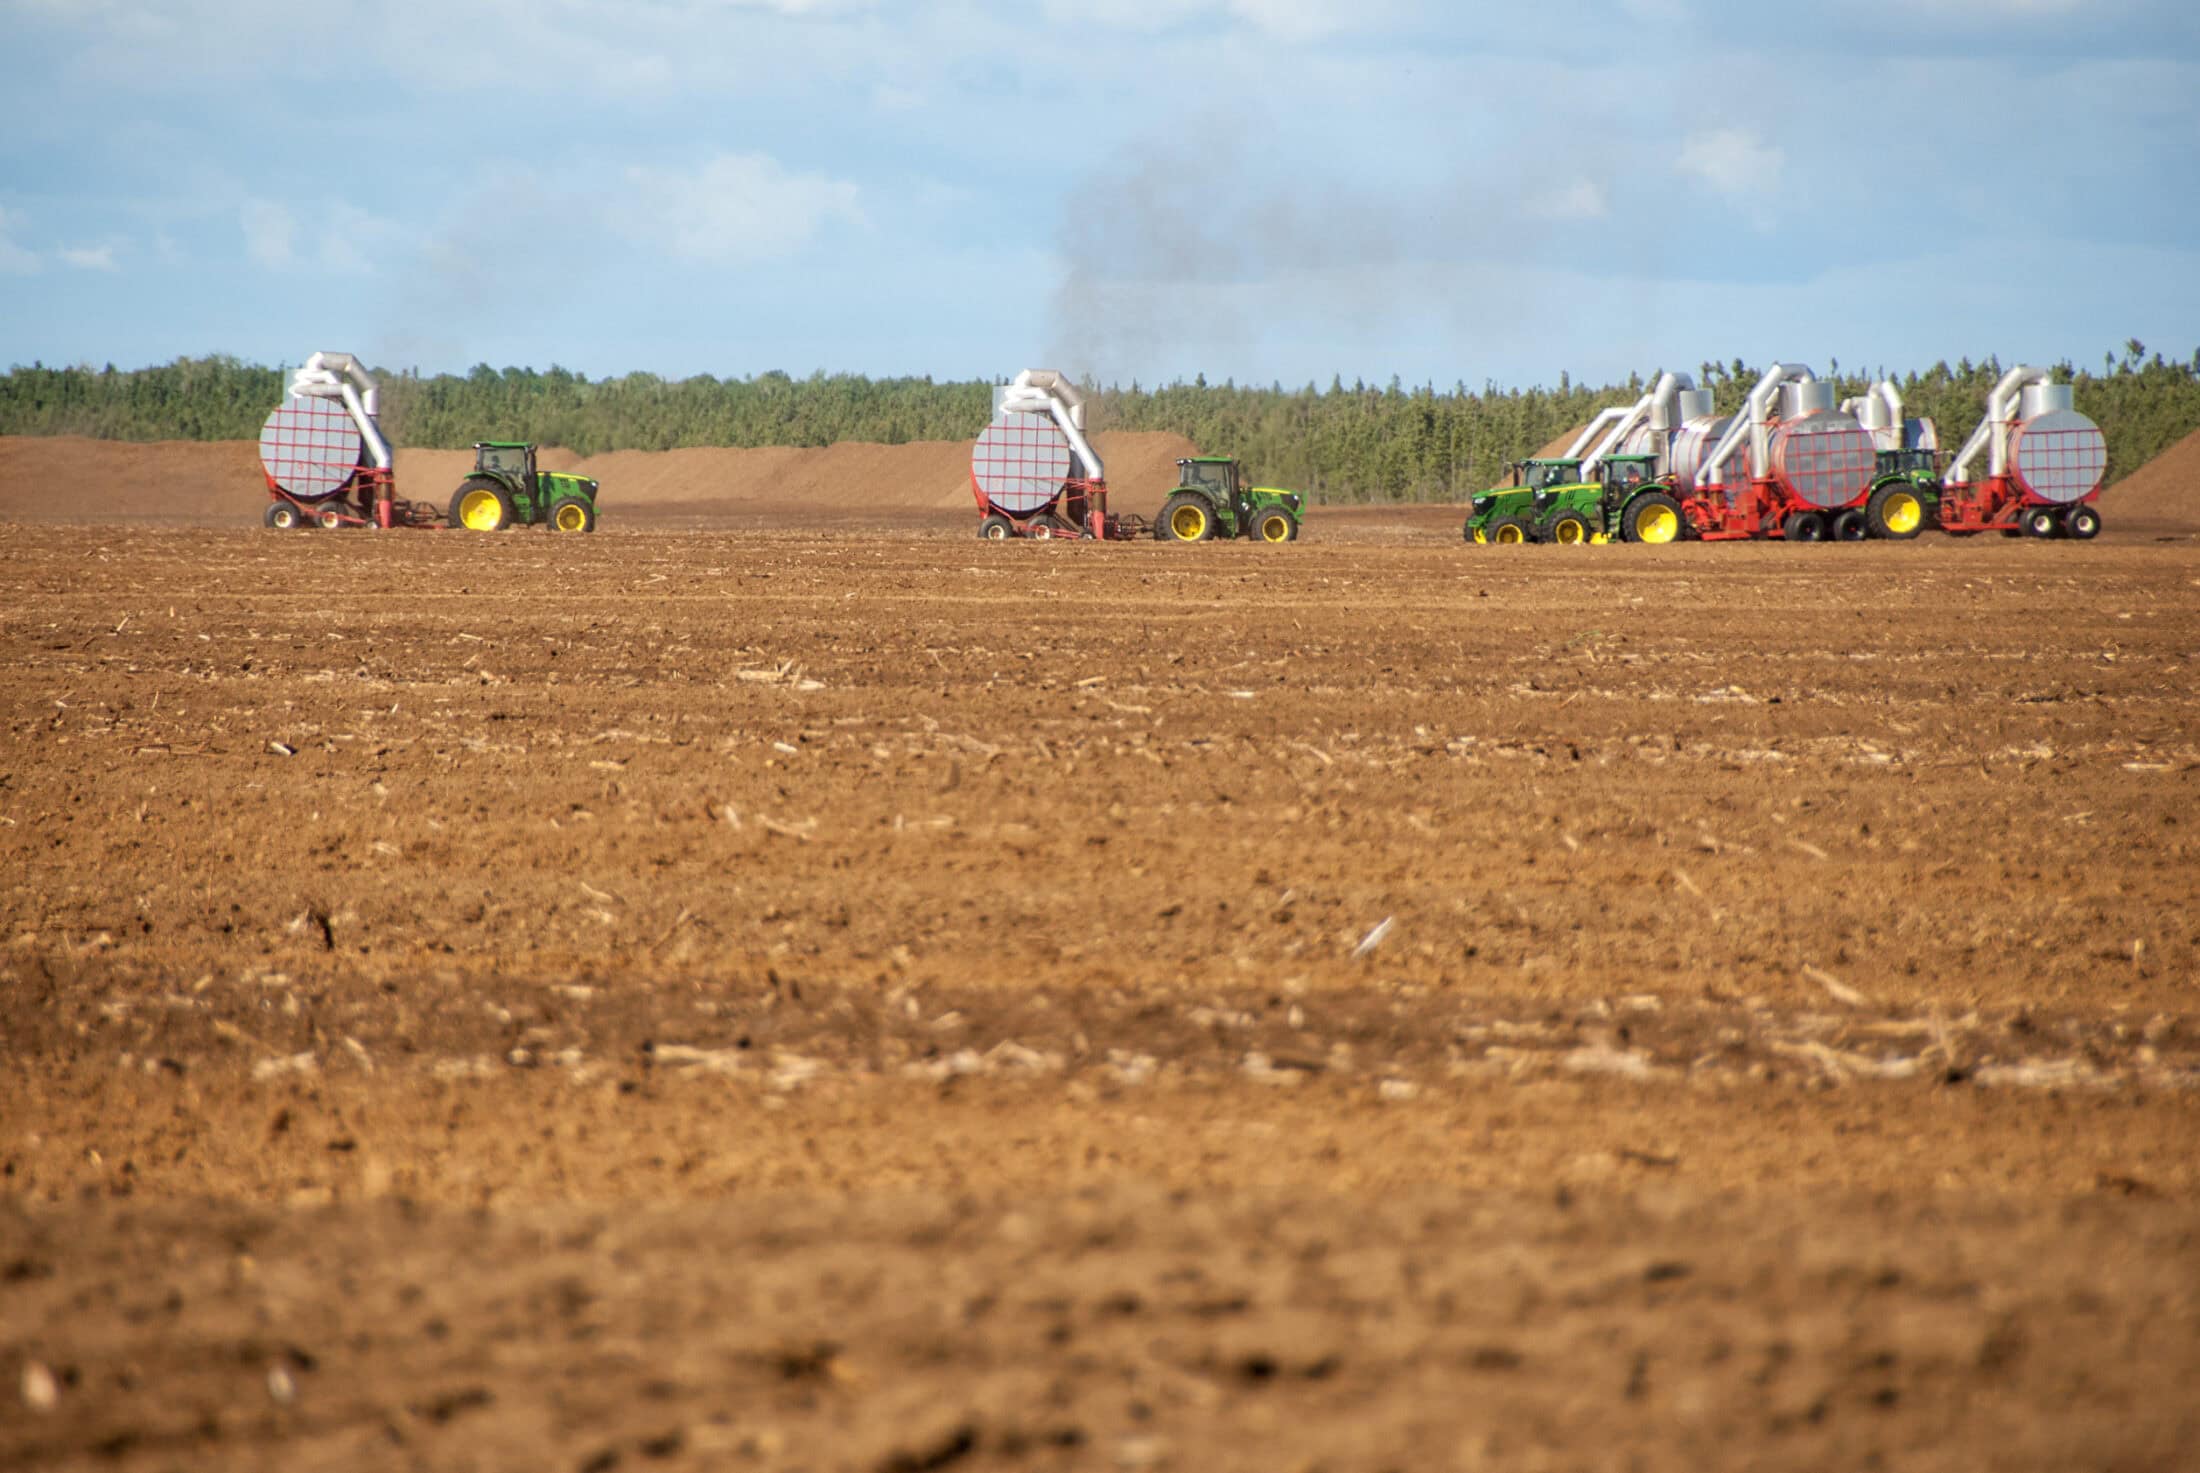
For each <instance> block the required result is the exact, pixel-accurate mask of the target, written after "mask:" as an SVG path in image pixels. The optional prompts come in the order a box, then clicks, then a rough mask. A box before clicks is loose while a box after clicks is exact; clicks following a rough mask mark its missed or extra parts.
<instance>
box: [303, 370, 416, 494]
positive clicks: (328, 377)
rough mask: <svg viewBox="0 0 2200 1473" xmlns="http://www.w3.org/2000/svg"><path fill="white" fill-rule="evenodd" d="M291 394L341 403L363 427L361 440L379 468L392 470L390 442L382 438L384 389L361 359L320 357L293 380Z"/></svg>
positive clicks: (361, 427) (361, 428)
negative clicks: (380, 420)
mask: <svg viewBox="0 0 2200 1473" xmlns="http://www.w3.org/2000/svg"><path fill="white" fill-rule="evenodd" d="M339 374H341V375H343V376H344V377H338V375H339ZM346 378H348V379H349V380H350V382H348V383H347V382H346V381H345V379H346ZM290 392H291V394H292V395H294V396H295V397H297V398H300V399H334V400H337V401H338V402H340V403H341V404H342V405H343V406H344V409H345V412H346V413H348V414H350V415H351V422H352V423H353V424H354V425H357V426H358V427H359V438H361V439H362V440H364V441H366V442H367V454H368V456H369V457H371V458H372V459H373V461H374V464H375V466H376V468H377V469H380V470H385V471H386V470H388V469H389V468H390V466H391V464H392V462H391V458H390V442H389V441H388V440H385V439H383V438H382V426H381V424H380V423H379V419H380V410H381V407H382V406H381V387H380V385H378V384H377V383H376V382H375V380H374V375H373V374H371V373H369V372H367V370H366V369H365V368H364V367H363V366H362V365H361V364H360V362H359V360H358V359H356V358H354V357H352V356H351V354H349V353H316V354H314V355H313V356H312V357H311V358H308V359H307V360H306V361H305V363H304V364H303V365H301V366H300V367H299V369H298V371H297V372H296V373H294V374H292V375H291V376H290Z"/></svg>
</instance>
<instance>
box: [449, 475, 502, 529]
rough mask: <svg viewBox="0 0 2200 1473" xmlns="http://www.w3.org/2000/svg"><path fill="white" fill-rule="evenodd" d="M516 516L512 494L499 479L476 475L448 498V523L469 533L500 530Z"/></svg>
mask: <svg viewBox="0 0 2200 1473" xmlns="http://www.w3.org/2000/svg"><path fill="white" fill-rule="evenodd" d="M517 515H518V513H517V512H516V511H515V510H514V509H513V507H512V493H511V492H509V491H507V490H505V489H504V485H503V483H502V482H499V481H491V480H488V479H485V478H479V477H477V478H476V479H474V480H471V481H468V482H466V483H465V484H464V485H462V486H460V487H459V488H458V494H457V495H455V496H453V497H452V498H451V525H452V526H454V527H464V528H465V529H466V530H467V531H469V532H501V531H503V530H504V529H505V528H506V527H509V526H511V525H512V520H513V518H514V517H515V516H517Z"/></svg>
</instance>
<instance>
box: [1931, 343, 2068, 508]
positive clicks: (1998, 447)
mask: <svg viewBox="0 0 2200 1473" xmlns="http://www.w3.org/2000/svg"><path fill="white" fill-rule="evenodd" d="M2052 382H2054V379H2053V377H2052V375H2050V374H2049V373H2048V372H2047V370H2046V369H2044V368H2031V367H2027V366H2024V365H2021V364H2020V365H2019V366H2017V367H2015V368H2012V369H2010V370H2009V371H2008V372H2007V373H2005V374H2003V375H2002V376H2001V382H2000V383H1998V384H1996V385H1994V391H1993V392H1992V393H1990V394H1988V395H1987V396H1986V418H1984V419H1982V420H1980V421H1979V422H1978V428H1977V429H1975V430H1973V431H1971V438H1970V439H1968V440H1965V441H1964V442H1963V448H1962V449H1961V450H1958V451H1957V452H1956V458H1955V459H1954V460H1953V461H1952V462H1950V464H1949V466H1948V479H1949V480H1950V481H1952V482H1954V483H1956V484H1958V485H1964V486H1968V485H1969V484H1971V462H1972V461H1974V460H1976V459H1977V458H1978V453H1979V451H1981V450H1985V449H1987V447H1988V446H1991V447H1992V449H1991V450H1989V451H1988V454H1987V459H1986V473H1987V474H1988V475H1989V476H2001V475H2006V474H2008V470H2009V421H2010V420H2011V419H2012V418H2014V416H2015V404H2016V402H2017V396H2018V395H2020V394H2021V393H2023V392H2024V386H2025V385H2026V384H2045V383H2052Z"/></svg>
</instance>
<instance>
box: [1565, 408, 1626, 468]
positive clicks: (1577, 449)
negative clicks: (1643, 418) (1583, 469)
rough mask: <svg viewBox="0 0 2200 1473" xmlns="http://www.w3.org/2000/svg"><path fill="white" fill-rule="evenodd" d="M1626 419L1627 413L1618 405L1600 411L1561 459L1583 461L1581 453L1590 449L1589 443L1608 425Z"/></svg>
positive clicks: (1567, 448) (1568, 447)
mask: <svg viewBox="0 0 2200 1473" xmlns="http://www.w3.org/2000/svg"><path fill="white" fill-rule="evenodd" d="M1626 417H1627V411H1626V410H1625V409H1624V408H1622V407H1621V406H1620V405H1617V404H1615V405H1613V406H1612V407H1611V408H1609V409H1599V410H1598V411H1597V416H1596V418H1595V419H1592V420H1590V421H1589V427H1588V428H1587V429H1585V430H1583V431H1582V432H1581V433H1580V434H1578V435H1576V436H1574V443H1573V444H1571V445H1568V446H1567V447H1566V453H1565V454H1564V455H1563V456H1561V457H1559V458H1560V459H1562V460H1579V459H1581V452H1582V451H1583V450H1585V449H1586V448H1588V444H1589V442H1590V441H1591V440H1594V439H1595V438H1596V437H1597V434H1598V432H1599V431H1601V430H1602V429H1603V428H1604V427H1605V426H1606V425H1608V424H1610V423H1611V422H1612V421H1614V420H1616V419H1625V418H1626Z"/></svg>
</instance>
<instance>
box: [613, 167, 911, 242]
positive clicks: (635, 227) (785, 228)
mask: <svg viewBox="0 0 2200 1473" xmlns="http://www.w3.org/2000/svg"><path fill="white" fill-rule="evenodd" d="M627 180H628V182H629V184H630V186H631V190H630V193H631V195H632V199H631V201H630V205H629V208H628V209H627V210H625V211H623V212H622V219H621V228H622V229H623V230H624V231H625V232H626V234H627V235H628V236H629V237H631V238H633V239H635V240H637V241H644V242H654V243H656V244H659V245H661V246H663V248H664V249H665V250H666V252H667V253H668V254H670V255H672V256H673V257H675V258H677V259H679V260H683V261H698V262H704V263H707V264H710V265H717V266H737V265H751V264H755V263H757V262H762V261H776V260H783V259H785V258H786V257H788V256H791V255H794V254H795V253H796V252H797V251H799V250H801V249H802V248H803V247H804V246H805V245H808V244H809V243H810V241H811V239H812V238H813V237H815V236H816V235H817V234H818V232H819V231H821V230H823V229H824V228H825V227H826V226H827V225H829V224H833V223H835V222H837V223H840V224H843V225H856V226H862V225H867V224H869V221H868V220H867V219H866V218H865V216H864V213H863V200H862V192H861V191H860V190H858V189H857V188H856V186H855V185H854V184H853V183H851V182H849V181H848V180H845V179H832V178H828V177H826V176H825V175H823V174H799V173H795V172H792V171H790V170H789V169H787V168H786V167H785V166H784V165H782V164H781V163H780V162H779V161H778V160H777V159H774V158H772V157H771V156H770V155H768V154H761V153H727V154H720V155H718V156H717V157H716V158H713V159H711V160H709V161H708V162H706V163H704V164H703V165H702V166H701V167H699V168H697V169H695V170H693V171H692V172H678V171H674V170H668V169H639V168H636V169H629V170H627Z"/></svg>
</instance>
